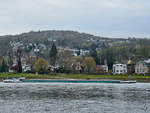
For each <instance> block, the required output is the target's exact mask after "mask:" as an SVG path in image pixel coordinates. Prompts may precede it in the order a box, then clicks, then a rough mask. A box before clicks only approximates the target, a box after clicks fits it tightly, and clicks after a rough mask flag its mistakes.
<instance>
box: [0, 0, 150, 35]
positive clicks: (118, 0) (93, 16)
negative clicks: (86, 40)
mask: <svg viewBox="0 0 150 113" xmlns="http://www.w3.org/2000/svg"><path fill="white" fill-rule="evenodd" d="M149 4H150V1H149V0H144V1H141V0H134V1H133V0H132V1H131V0H5V1H1V4H0V17H1V18H0V30H1V31H0V35H4V34H14V33H20V32H24V31H25V32H26V31H30V30H39V29H41V30H47V29H63V30H65V29H66V30H79V31H81V32H89V33H93V34H96V35H103V36H110V37H120V36H121V37H128V36H129V35H132V36H143V37H144V36H145V37H149V36H150V33H148V29H150V27H149V26H148V25H149V21H148V20H149V18H150V14H149V12H150V7H149Z"/></svg>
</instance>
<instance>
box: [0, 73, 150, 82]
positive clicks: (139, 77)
mask: <svg viewBox="0 0 150 113" xmlns="http://www.w3.org/2000/svg"><path fill="white" fill-rule="evenodd" d="M21 76H22V77H26V79H113V80H137V81H147V82H150V76H142V75H132V76H131V77H128V76H127V75H88V74H56V75H50V74H39V75H36V74H26V73H20V74H19V73H16V74H15V73H1V74H0V79H2V78H4V77H21Z"/></svg>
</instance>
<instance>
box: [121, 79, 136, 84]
mask: <svg viewBox="0 0 150 113" xmlns="http://www.w3.org/2000/svg"><path fill="white" fill-rule="evenodd" d="M120 83H128V84H130V83H136V80H131V81H120Z"/></svg>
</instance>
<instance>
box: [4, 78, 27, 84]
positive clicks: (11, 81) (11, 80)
mask: <svg viewBox="0 0 150 113" xmlns="http://www.w3.org/2000/svg"><path fill="white" fill-rule="evenodd" d="M24 79H25V77H20V78H6V79H4V80H3V82H4V83H20V82H22V80H24Z"/></svg>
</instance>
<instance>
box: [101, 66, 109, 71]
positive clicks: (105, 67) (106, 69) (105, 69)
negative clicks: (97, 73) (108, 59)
mask: <svg viewBox="0 0 150 113" xmlns="http://www.w3.org/2000/svg"><path fill="white" fill-rule="evenodd" d="M100 66H101V67H102V68H103V69H104V72H108V66H107V65H100Z"/></svg>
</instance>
